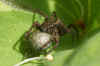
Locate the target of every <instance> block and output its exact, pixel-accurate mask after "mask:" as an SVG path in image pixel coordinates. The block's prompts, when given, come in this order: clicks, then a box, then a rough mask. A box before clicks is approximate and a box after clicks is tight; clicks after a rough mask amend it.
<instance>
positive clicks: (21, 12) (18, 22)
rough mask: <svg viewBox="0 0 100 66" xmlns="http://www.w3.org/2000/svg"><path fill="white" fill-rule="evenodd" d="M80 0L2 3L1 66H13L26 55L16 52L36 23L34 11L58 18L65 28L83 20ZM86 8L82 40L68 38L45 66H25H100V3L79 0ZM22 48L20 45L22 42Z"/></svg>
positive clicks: (31, 65)
mask: <svg viewBox="0 0 100 66" xmlns="http://www.w3.org/2000/svg"><path fill="white" fill-rule="evenodd" d="M76 1H77V0H0V66H13V65H14V64H16V63H18V62H20V61H21V59H22V58H23V55H22V54H21V53H20V52H17V51H15V50H14V49H13V46H14V45H15V44H16V42H18V40H20V38H21V37H22V36H23V34H24V32H26V31H27V30H28V29H29V27H30V26H31V24H32V22H33V21H34V19H36V20H38V21H40V22H41V21H42V20H41V17H40V16H38V17H36V18H34V17H33V12H32V11H33V10H34V9H40V10H41V11H43V12H45V13H46V14H48V15H50V14H51V13H52V12H53V11H56V13H57V16H58V17H59V18H60V19H61V20H62V21H63V22H64V24H65V25H66V26H68V25H69V24H72V23H75V22H77V20H79V19H81V17H80V16H81V8H80V6H79V5H78V4H77V2H76ZM79 1H80V2H81V3H82V5H83V6H84V16H83V17H82V19H83V20H84V23H85V24H86V30H85V32H86V33H84V34H83V35H82V36H83V37H81V38H80V39H79V40H75V42H72V40H71V39H72V36H71V35H69V34H67V35H65V36H63V37H61V39H60V45H59V47H58V48H57V49H56V50H55V53H54V54H53V55H54V60H53V61H52V62H48V61H47V62H44V63H43V64H37V63H27V64H24V65H22V66H100V51H99V50H100V48H99V47H100V32H99V31H100V22H99V21H100V5H99V4H100V0H79ZM19 44H20V41H19Z"/></svg>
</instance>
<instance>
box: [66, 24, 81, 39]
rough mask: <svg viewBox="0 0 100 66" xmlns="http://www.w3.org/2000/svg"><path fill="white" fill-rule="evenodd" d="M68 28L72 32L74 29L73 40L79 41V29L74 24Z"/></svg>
mask: <svg viewBox="0 0 100 66" xmlns="http://www.w3.org/2000/svg"><path fill="white" fill-rule="evenodd" d="M68 28H69V29H70V30H72V29H73V31H70V33H72V38H74V37H76V39H79V30H78V29H77V27H76V26H75V25H74V24H70V25H69V26H68ZM72 40H74V39H72Z"/></svg>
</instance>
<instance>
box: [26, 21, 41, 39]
mask: <svg viewBox="0 0 100 66" xmlns="http://www.w3.org/2000/svg"><path fill="white" fill-rule="evenodd" d="M39 26H40V24H39V23H38V22H37V21H36V22H34V23H33V24H32V26H31V27H30V28H29V30H28V31H27V32H26V33H25V39H27V40H28V39H29V36H30V34H31V33H32V28H33V27H39Z"/></svg>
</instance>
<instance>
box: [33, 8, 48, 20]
mask: <svg viewBox="0 0 100 66" xmlns="http://www.w3.org/2000/svg"><path fill="white" fill-rule="evenodd" d="M33 12H34V13H38V14H40V15H41V16H43V17H45V18H48V15H47V14H46V13H44V12H43V11H41V10H39V9H35V10H33Z"/></svg>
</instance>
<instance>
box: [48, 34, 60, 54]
mask: <svg viewBox="0 0 100 66" xmlns="http://www.w3.org/2000/svg"><path fill="white" fill-rule="evenodd" d="M56 34H57V33H56ZM52 41H54V42H55V43H56V44H55V45H54V46H53V48H51V49H50V50H49V51H48V52H47V54H49V53H51V52H52V51H53V50H55V49H56V48H57V46H58V45H59V35H58V34H57V35H56V36H55V37H53V38H52Z"/></svg>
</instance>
